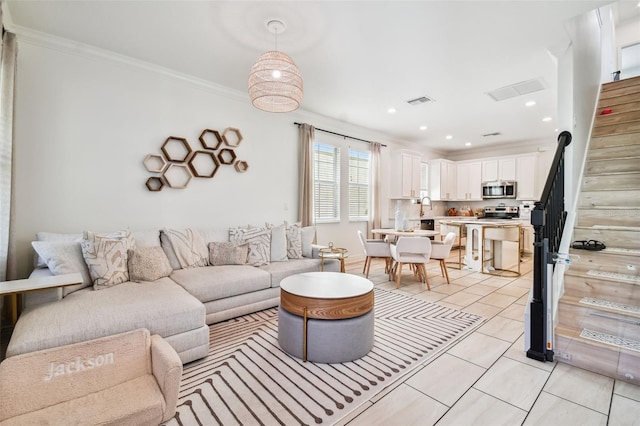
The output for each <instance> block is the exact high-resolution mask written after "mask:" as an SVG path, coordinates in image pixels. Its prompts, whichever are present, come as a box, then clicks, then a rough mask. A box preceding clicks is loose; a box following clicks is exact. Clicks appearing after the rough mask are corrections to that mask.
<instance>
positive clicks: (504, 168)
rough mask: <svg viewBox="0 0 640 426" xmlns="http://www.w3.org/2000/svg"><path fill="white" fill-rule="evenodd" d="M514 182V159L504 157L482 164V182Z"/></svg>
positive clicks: (485, 161)
mask: <svg viewBox="0 0 640 426" xmlns="http://www.w3.org/2000/svg"><path fill="white" fill-rule="evenodd" d="M499 180H516V158H515V157H506V158H497V159H495V160H484V161H483V162H482V182H496V181H499Z"/></svg>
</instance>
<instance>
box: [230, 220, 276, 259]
mask: <svg viewBox="0 0 640 426" xmlns="http://www.w3.org/2000/svg"><path fill="white" fill-rule="evenodd" d="M229 241H232V242H236V243H240V242H247V243H249V255H248V257H247V263H248V264H249V265H252V266H261V265H267V264H268V263H269V261H270V260H271V231H270V230H269V229H267V228H230V229H229Z"/></svg>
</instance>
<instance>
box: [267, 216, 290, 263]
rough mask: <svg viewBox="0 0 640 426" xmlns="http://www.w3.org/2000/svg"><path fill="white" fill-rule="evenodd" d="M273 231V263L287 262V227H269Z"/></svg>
mask: <svg viewBox="0 0 640 426" xmlns="http://www.w3.org/2000/svg"><path fill="white" fill-rule="evenodd" d="M267 228H268V229H270V230H271V262H285V261H286V260H287V230H286V227H285V225H284V224H283V225H279V226H274V225H269V224H267Z"/></svg>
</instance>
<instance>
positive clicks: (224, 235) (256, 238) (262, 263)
mask: <svg viewBox="0 0 640 426" xmlns="http://www.w3.org/2000/svg"><path fill="white" fill-rule="evenodd" d="M314 236H315V230H314V229H313V228H311V227H308V228H300V227H299V226H297V225H280V226H269V227H266V226H265V227H249V228H232V229H229V230H204V231H202V230H193V229H190V228H186V229H179V230H176V229H153V230H148V231H133V232H129V231H120V232H117V233H113V234H93V233H87V232H85V233H84V234H53V233H46V232H40V233H38V234H37V235H36V237H37V241H34V242H33V243H32V245H33V247H34V249H35V251H36V259H37V261H36V267H35V268H34V270H33V272H32V273H31V276H32V277H43V276H50V275H59V274H64V273H72V272H80V273H82V275H83V277H84V279H83V284H81V285H79V286H77V287H64V288H57V289H51V290H42V291H39V292H33V293H27V294H25V295H24V299H23V306H24V309H23V311H22V313H21V315H20V317H19V319H18V322H17V323H16V325H15V328H14V331H13V334H12V336H11V339H10V341H9V345H8V347H7V357H11V356H15V355H19V354H23V353H28V352H33V351H38V350H42V349H47V348H51V347H56V346H61V345H68V344H72V343H77V342H82V341H86V340H91V339H96V338H100V337H105V336H109V335H112V334H117V333H123V332H126V331H130V330H134V329H138V328H146V329H148V330H149V331H150V332H151V334H158V335H160V336H161V337H162V338H164V339H165V340H166V341H167V343H169V344H170V345H171V346H172V347H173V348H174V349H175V350H176V352H177V353H178V355H179V356H180V359H181V360H182V362H183V363H188V362H191V361H194V360H197V359H200V358H203V357H205V356H206V355H207V353H208V350H209V327H208V325H210V324H213V323H215V322H219V321H224V320H227V319H230V318H234V317H237V316H240V315H244V314H247V313H251V312H257V311H260V310H263V309H267V308H271V307H275V306H277V305H278V303H279V299H280V297H279V296H280V294H279V292H280V290H279V284H280V281H281V280H282V279H283V278H285V277H286V276H289V275H291V274H296V273H302V272H310V271H319V270H320V269H321V262H322V260H321V259H320V258H319V255H318V249H319V246H316V245H314V244H312V241H313V238H314ZM101 253H102V254H101ZM103 253H107V254H106V255H104V254H103ZM103 257H106V258H107V259H108V261H107V263H108V262H109V261H113V263H114V264H108V265H106V266H105V265H104V259H103ZM324 262H325V265H324V270H325V271H338V270H339V263H338V262H337V261H335V260H326V259H325V260H324ZM105 277H106V278H105ZM114 277H115V281H114ZM114 282H117V283H116V284H114Z"/></svg>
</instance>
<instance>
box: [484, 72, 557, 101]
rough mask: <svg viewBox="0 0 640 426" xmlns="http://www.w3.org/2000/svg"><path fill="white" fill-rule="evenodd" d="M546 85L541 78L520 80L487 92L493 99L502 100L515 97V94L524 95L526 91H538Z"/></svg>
mask: <svg viewBox="0 0 640 426" xmlns="http://www.w3.org/2000/svg"><path fill="white" fill-rule="evenodd" d="M545 88H546V87H545V85H544V82H543V81H542V79H541V78H535V79H533V80H527V81H522V82H520V83H516V84H512V85H510V86H505V87H501V88H499V89H495V90H492V91H491V92H487V95H489V96H491V98H492V99H493V100H494V101H504V100H505V99H509V98H515V97H516V96H520V95H526V94H527V93H533V92H538V91H540V90H544V89H545Z"/></svg>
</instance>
